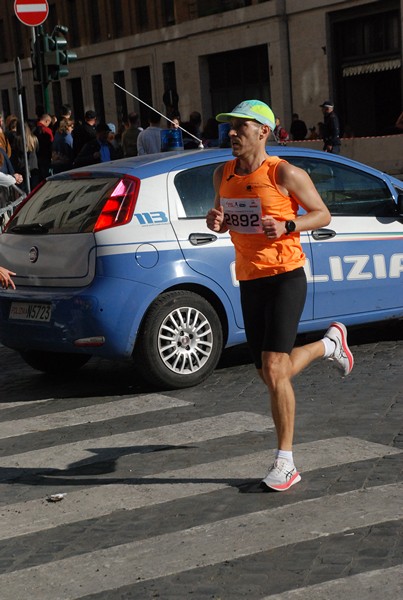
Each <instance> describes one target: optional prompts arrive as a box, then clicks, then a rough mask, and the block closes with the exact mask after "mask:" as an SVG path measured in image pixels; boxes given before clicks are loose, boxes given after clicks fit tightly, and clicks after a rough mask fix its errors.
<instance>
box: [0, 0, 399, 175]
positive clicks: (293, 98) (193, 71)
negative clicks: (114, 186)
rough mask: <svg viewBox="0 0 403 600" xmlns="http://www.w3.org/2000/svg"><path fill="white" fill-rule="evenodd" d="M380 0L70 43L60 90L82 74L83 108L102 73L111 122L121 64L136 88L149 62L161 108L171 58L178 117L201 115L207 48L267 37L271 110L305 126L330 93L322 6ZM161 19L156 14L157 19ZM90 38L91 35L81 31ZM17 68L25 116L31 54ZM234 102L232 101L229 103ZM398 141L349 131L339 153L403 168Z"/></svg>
mask: <svg viewBox="0 0 403 600" xmlns="http://www.w3.org/2000/svg"><path fill="white" fill-rule="evenodd" d="M0 1H1V0H0ZM380 2H381V0H339V1H335V0H304V2H301V0H275V1H274V0H273V1H270V2H269V1H267V2H262V3H259V4H254V5H252V6H248V7H245V8H239V9H236V10H232V11H228V12H224V13H218V14H215V15H212V16H208V17H203V18H192V19H191V20H185V21H182V22H180V23H179V24H177V25H172V26H170V27H163V28H160V29H154V30H150V31H145V32H142V33H139V32H138V33H134V34H130V35H126V37H121V38H116V39H108V40H107V41H103V42H101V43H97V44H89V43H88V44H87V45H84V46H81V47H79V48H74V50H75V51H76V52H77V54H78V57H79V60H78V61H77V62H76V63H72V64H71V65H70V74H69V77H68V78H67V79H62V80H61V81H60V86H61V92H62V98H63V100H64V101H67V102H70V103H71V104H73V105H74V98H73V97H72V93H73V92H72V86H71V81H70V80H71V79H73V78H76V79H79V80H81V84H82V92H83V98H84V110H87V109H89V108H93V107H94V98H93V90H92V83H91V78H92V77H93V76H94V75H102V81H103V94H104V105H105V118H106V121H107V122H115V123H116V120H117V110H116V98H115V91H116V90H115V86H114V85H113V74H114V72H116V71H123V72H124V77H125V86H126V88H127V89H128V90H129V91H131V92H133V93H134V94H136V95H137V90H136V87H135V84H134V80H135V78H134V75H133V73H134V70H135V69H137V68H140V67H149V69H150V76H151V87H152V102H153V105H154V106H155V108H156V109H158V110H159V111H161V112H164V110H165V107H164V104H163V101H162V97H163V93H164V84H163V77H162V73H163V64H164V63H166V62H174V63H175V67H176V83H177V91H178V94H179V99H180V102H179V108H180V111H181V115H182V118H183V119H184V120H186V119H187V118H188V116H189V113H190V112H191V111H193V110H198V111H200V112H201V114H202V115H203V117H204V120H205V121H206V120H207V119H208V118H209V117H210V116H211V115H212V105H211V97H210V90H209V79H208V60H207V58H208V56H209V55H214V54H215V53H221V52H226V51H230V50H234V49H241V48H248V47H255V46H257V45H263V44H265V45H267V56H268V63H269V73H268V76H269V82H270V94H271V105H272V107H273V110H274V111H275V112H276V113H277V114H278V115H279V116H280V118H281V121H282V123H283V125H284V126H285V127H289V125H290V122H291V114H292V112H298V113H299V115H300V117H301V118H303V119H304V121H305V122H306V124H307V126H308V127H311V126H313V125H316V124H317V123H318V121H321V120H322V113H321V110H320V108H319V104H320V103H322V102H323V100H325V99H327V98H329V97H330V98H331V97H332V72H331V49H329V47H328V46H327V44H328V41H327V40H328V39H329V37H328V31H327V13H328V12H329V11H336V10H344V9H347V8H351V7H358V6H360V5H367V4H373V3H378V4H379V3H380ZM102 3H104V4H105V7H107V5H108V3H107V2H106V3H105V0H102ZM9 4H11V3H9ZM56 4H57V6H58V7H59V5H60V9H61V12H60V15H59V8H58V16H60V19H61V18H65V19H67V15H66V14H65V4H64V2H56ZM104 4H102V6H104ZM123 4H124V5H125V9H124V10H125V11H126V12H124V15H123V16H124V20H125V32H126V31H132V30H134V31H138V30H137V29H136V28H135V27H134V25H135V21H136V19H135V17H134V13H133V14H130V15H129V16H130V19H129V18H128V14H127V10H128V8H127V5H126V4H125V3H123ZM400 4H401V14H403V0H400ZM175 5H176V11H177V15H176V18H177V22H178V21H180V20H181V19H182V18H183V19H189V18H190V17H191V16H192V15H191V13H190V10H191V9H190V7H191V5H192V3H191V2H185V1H184V0H180V1H179V0H177V1H176V3H175ZM8 10H11V9H8ZM79 10H80V11H83V10H84V8H83V6H81V5H80V7H79ZM132 12H133V11H132ZM80 14H81V13H80ZM83 14H84V13H83ZM192 14H193V13H192ZM193 16H194V15H193ZM178 17H180V18H178ZM100 18H101V31H102V34H103V39H106V38H107V37H108V35H109V34H108V35H107V34H106V33H105V32H108V31H109V29H108V22H107V20H108V19H109V20H110V15H109V13H107V11H100ZM9 20H10V19H9ZM79 21H80V22H79V27H80V32H81V31H84V33H85V32H86V34H88V31H87V30H88V28H89V27H90V25H89V24H86V23H83V22H82V19H81V17H80V19H79ZM10 23H11V21H10ZM68 24H70V23H68ZM158 24H159V21H158V19H157V21H156V22H155V23H154V25H155V26H157V25H158ZM77 26H78V25H77ZM133 27H134V29H133ZM70 28H71V25H70ZM67 37H68V36H67ZM87 38H88V35H87V37H86V38H85V39H87ZM402 43H403V41H402ZM22 69H23V76H24V82H25V89H26V104H27V106H28V107H29V115H28V116H29V117H33V116H34V114H33V112H34V109H35V105H36V102H35V96H34V88H33V83H32V70H31V61H30V59H28V58H25V59H23V60H22ZM402 82H403V78H402ZM402 84H403V83H402ZM0 89H1V90H4V89H6V90H13V89H14V90H15V78H14V66H13V63H12V62H8V63H2V64H0ZM49 96H50V102H51V105H52V87H51V86H49ZM12 105H13V109H14V111H16V110H17V102H16V97H14V99H13V100H12ZM127 105H128V110H129V111H130V110H138V108H139V103H138V101H137V100H135V99H133V98H131V97H128V101H127ZM231 108H233V107H232V106H229V107H228V109H231ZM402 109H403V107H402ZM336 112H337V106H336ZM396 117H397V115H396ZM307 143H312V142H307ZM399 143H401V136H390V137H385V138H374V140H372V139H371V138H363V139H362V138H359V139H358V138H352V139H349V140H347V141H345V142H343V144H344V145H345V152H344V151H343V153H348V155H350V153H351V154H352V155H353V157H354V158H358V159H359V160H362V161H363V162H368V163H369V164H373V165H374V166H378V165H379V164H380V163H382V164H385V163H387V164H386V168H385V169H384V170H389V171H390V170H392V169H393V170H396V169H397V170H398V171H399V170H402V169H401V163H400V159H399V158H398V157H399V156H401V155H402V154H403V152H402V148H400V151H399ZM319 145H320V144H319ZM380 150H381V152H380ZM375 163H377V164H375ZM382 168H383V167H382Z"/></svg>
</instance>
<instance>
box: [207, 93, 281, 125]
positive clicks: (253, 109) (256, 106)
mask: <svg viewBox="0 0 403 600" xmlns="http://www.w3.org/2000/svg"><path fill="white" fill-rule="evenodd" d="M237 118H238V119H253V120H254V121H257V122H258V123H261V124H262V125H268V126H269V127H270V129H274V128H275V126H276V124H275V117H274V113H273V111H272V109H271V108H270V106H268V105H267V104H265V103H264V102H261V101H260V100H244V101H243V102H241V103H240V104H238V105H237V106H236V107H235V108H234V110H233V111H232V112H230V113H220V114H219V115H217V116H216V120H217V121H219V122H220V123H227V122H228V121H231V119H237Z"/></svg>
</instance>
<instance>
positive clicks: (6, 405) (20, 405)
mask: <svg viewBox="0 0 403 600" xmlns="http://www.w3.org/2000/svg"><path fill="white" fill-rule="evenodd" d="M52 400H54V398H42V399H41V400H31V401H29V402H25V401H21V400H20V401H19V402H0V410H6V409H7V408H16V407H18V408H26V407H27V406H37V405H38V404H44V403H45V402H51V401H52Z"/></svg>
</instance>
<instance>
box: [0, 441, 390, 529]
mask: <svg viewBox="0 0 403 600" xmlns="http://www.w3.org/2000/svg"><path fill="white" fill-rule="evenodd" d="M400 452H401V450H398V449H396V448H391V447H390V446H383V445H381V444H375V443H372V442H367V441H364V440H360V439H356V438H349V437H341V438H333V439H331V440H327V439H326V440H318V441H315V442H309V443H304V444H298V445H296V446H295V454H296V455H297V456H298V461H299V464H300V465H301V471H302V472H303V473H306V472H308V471H313V470H315V469H318V468H321V469H325V468H328V467H332V466H335V465H339V464H347V463H352V462H356V461H358V460H369V459H374V458H377V457H382V456H387V455H391V454H398V453H400ZM272 455H273V450H267V451H264V452H256V453H254V454H248V455H245V456H238V457H235V458H230V459H224V460H218V461H215V462H211V463H203V464H198V465H194V466H192V467H187V468H184V469H176V470H172V471H165V472H162V473H156V474H153V475H148V476H146V477H143V478H139V479H135V480H134V481H133V483H132V484H127V481H125V483H124V484H109V485H102V486H94V487H90V488H86V489H84V490H80V491H77V492H71V493H70V492H69V493H67V495H66V497H65V499H64V500H63V502H62V503H59V504H58V505H57V506H56V505H53V506H52V507H49V505H48V503H47V502H46V499H44V498H40V499H36V500H30V501H28V502H21V503H18V504H13V505H8V506H4V507H3V508H2V509H1V515H2V517H3V518H2V521H1V524H0V539H7V538H10V537H16V536H20V535H25V534H28V533H35V532H38V531H42V530H44V529H51V528H52V527H57V526H59V525H65V524H67V523H74V522H78V521H84V520H86V519H91V518H97V517H98V518H99V517H102V516H105V515H108V514H110V513H112V512H113V511H117V510H122V509H125V510H134V509H137V508H141V507H143V506H152V505H155V504H162V503H164V502H170V501H172V500H177V499H179V498H187V497H191V496H196V495H199V494H207V493H210V492H212V491H216V490H221V489H224V488H226V487H227V486H228V485H229V481H230V480H231V479H235V480H237V481H239V480H242V479H256V480H258V479H259V478H260V477H262V476H263V475H264V474H265V473H264V470H265V468H266V466H267V464H268V462H269V460H270V457H272ZM60 491H61V492H62V490H60Z"/></svg>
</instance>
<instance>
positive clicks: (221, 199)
mask: <svg viewBox="0 0 403 600" xmlns="http://www.w3.org/2000/svg"><path fill="white" fill-rule="evenodd" d="M216 119H217V120H218V121H219V122H229V123H230V129H229V133H228V135H229V137H230V140H231V147H232V154H233V156H234V159H233V160H230V161H228V162H227V163H225V164H224V165H220V166H219V167H218V168H217V169H216V171H215V173H214V179H213V180H214V188H215V201H214V208H212V209H211V210H210V211H209V212H208V214H207V217H206V222H207V226H208V228H209V229H211V230H212V231H214V232H215V233H225V232H227V231H229V233H230V236H231V239H232V242H233V244H234V246H235V271H236V277H237V279H238V281H239V284H240V293H241V304H242V312H243V317H244V323H245V333H246V337H247V341H248V345H249V347H250V349H251V352H252V355H253V359H254V362H255V365H256V367H257V369H258V372H259V375H260V376H261V378H262V380H263V382H264V383H265V384H266V385H267V388H268V391H269V396H270V399H271V410H272V415H273V420H274V424H275V427H276V433H277V452H276V456H275V459H274V462H273V464H272V465H271V466H270V468H269V472H268V474H267V476H266V477H265V478H264V479H263V481H262V486H263V487H264V488H265V489H267V488H270V489H273V490H276V491H285V490H287V489H289V488H290V487H291V486H292V485H294V484H295V483H297V482H298V481H300V479H301V476H300V474H299V473H298V471H297V469H296V467H295V464H294V458H293V452H292V444H293V435H294V420H295V396H294V390H293V387H292V383H291V380H292V379H293V377H295V376H296V375H297V374H298V373H300V372H301V371H302V370H303V369H304V368H305V367H307V366H308V365H309V364H310V363H311V362H312V361H314V360H316V359H320V358H329V359H331V360H333V361H334V363H335V364H336V366H338V367H339V369H340V370H341V371H342V373H343V375H344V376H345V375H348V374H349V373H350V371H351V369H352V367H353V357H352V354H351V352H350V350H349V348H348V346H347V333H346V329H345V327H344V325H343V324H341V323H336V322H335V323H332V324H331V326H330V327H329V329H328V330H327V332H326V333H325V335H324V337H323V339H322V340H319V341H315V342H313V343H310V344H307V345H304V346H300V347H296V348H294V343H295V339H296V335H297V329H298V324H299V320H300V318H301V314H302V310H303V308H304V304H305V297H306V290H307V280H306V275H305V271H304V263H305V255H304V253H303V250H302V246H301V242H300V233H301V232H303V231H311V230H314V229H318V228H320V227H326V225H328V224H329V222H330V218H331V217H330V213H329V211H328V209H327V207H326V206H325V204H324V203H323V201H322V199H321V197H320V195H319V194H318V192H317V190H316V188H315V186H314V185H313V183H312V181H311V179H310V177H309V175H308V174H307V173H306V172H305V171H304V170H302V169H300V168H298V167H295V166H293V165H291V164H290V163H288V162H286V161H285V160H283V159H281V158H279V157H276V156H269V155H268V154H267V152H266V145H267V141H268V138H269V136H270V134H271V132H272V131H273V129H274V127H275V118H274V114H273V112H272V110H271V108H270V107H269V106H268V105H267V104H265V103H264V102H261V101H259V100H246V101H244V102H241V103H240V104H239V105H238V106H236V107H235V108H234V110H233V111H232V112H230V113H221V114H219V115H217V117H216ZM240 199H241V200H242V201H241V202H240V201H239V200H240ZM300 206H301V207H302V208H303V214H299V207H300Z"/></svg>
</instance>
